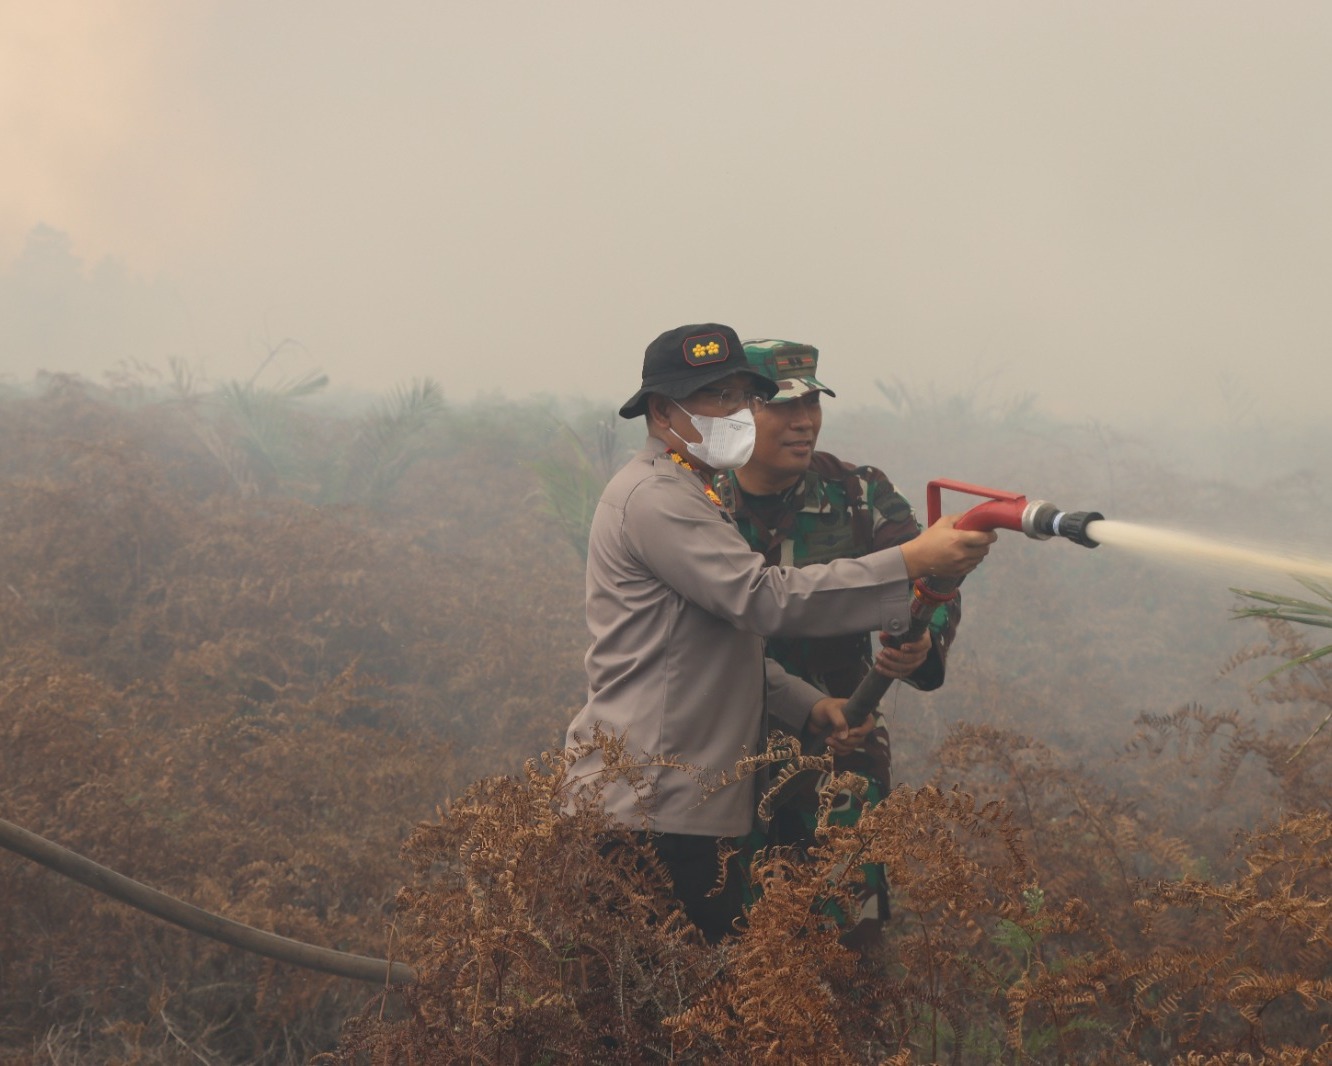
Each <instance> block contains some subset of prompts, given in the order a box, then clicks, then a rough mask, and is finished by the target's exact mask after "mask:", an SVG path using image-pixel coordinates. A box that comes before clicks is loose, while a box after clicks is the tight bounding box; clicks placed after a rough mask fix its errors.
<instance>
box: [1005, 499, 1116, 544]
mask: <svg viewBox="0 0 1332 1066" xmlns="http://www.w3.org/2000/svg"><path fill="white" fill-rule="evenodd" d="M1104 519H1105V515H1103V514H1101V512H1100V511H1061V510H1059V508H1057V507H1056V506H1055V505H1054V504H1052V503H1046V502H1045V501H1044V500H1032V501H1031V503H1029V504H1027V507H1026V510H1024V511H1023V512H1022V532H1023V533H1025V534H1027V536H1029V537H1031V538H1033V539H1034V540H1049V539H1050V538H1051V537H1066V538H1067V539H1068V540H1071V541H1072V542H1073V543H1074V544H1081V545H1082V546H1083V547H1084V548H1095V547H1096V541H1094V540H1092V539H1091V538H1090V537H1089V536H1087V526H1088V525H1090V524H1091V523H1092V522H1101V521H1104Z"/></svg>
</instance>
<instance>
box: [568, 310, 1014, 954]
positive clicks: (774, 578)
mask: <svg viewBox="0 0 1332 1066" xmlns="http://www.w3.org/2000/svg"><path fill="white" fill-rule="evenodd" d="M775 389H776V386H775V384H774V383H773V382H772V381H770V380H769V379H767V378H764V377H762V376H760V375H757V374H755V373H753V372H752V371H751V369H750V367H749V364H748V362H747V361H746V359H745V354H744V349H743V348H742V346H741V344H740V340H739V337H738V336H737V335H736V332H735V331H734V330H733V329H731V328H730V327H729V326H723V325H718V324H716V323H705V324H701V325H689V326H681V327H678V328H676V329H673V330H668V331H667V332H665V333H663V334H662V335H661V336H659V337H658V338H657V339H656V340H655V341H653V342H652V343H651V344H650V345H648V348H647V351H646V352H645V354H644V359H643V384H642V387H641V388H640V389H639V390H638V392H636V393H635V394H634V395H633V396H632V397H631V398H630V399H629V400H628V401H627V402H626V403H625V404H624V406H623V407H621V408H620V415H621V417H624V418H635V417H637V416H639V415H645V416H646V419H647V432H648V440H647V443H646V445H645V447H644V448H643V449H642V450H641V451H639V452H638V454H637V455H635V456H634V458H633V459H631V460H630V461H629V462H628V463H627V464H626V465H625V466H624V468H623V469H621V470H620V471H619V472H618V473H617V474H616V475H615V476H614V477H613V478H612V479H611V480H610V482H609V484H607V486H606V489H605V491H604V492H603V493H602V496H601V501H600V503H599V504H598V505H597V510H596V514H595V516H594V517H593V520H592V528H591V532H590V534H589V540H588V556H587V624H588V629H589V630H590V631H591V634H592V646H591V647H590V648H589V649H588V653H587V657H586V666H587V677H588V699H587V704H586V705H585V706H584V707H583V709H582V710H581V711H580V712H579V713H578V714H577V715H576V716H575V717H574V719H573V721H572V722H571V723H570V725H569V730H568V735H567V742H568V745H569V746H571V747H572V746H575V745H577V744H579V743H582V742H585V741H588V740H590V739H591V738H592V732H593V729H594V727H596V726H598V725H600V726H601V727H602V728H603V729H604V730H605V731H607V732H609V733H613V734H615V735H618V736H623V737H624V738H625V741H626V745H627V747H628V750H629V751H630V752H637V753H646V754H649V755H660V756H668V757H671V758H673V759H676V760H679V761H681V762H683V763H687V764H689V765H691V766H695V767H699V768H702V769H703V770H704V771H709V772H711V773H713V774H715V773H717V772H721V771H730V770H731V769H732V768H733V767H734V766H735V764H736V762H737V760H739V759H742V758H744V757H745V756H746V755H753V754H755V753H756V752H758V751H759V750H761V749H762V747H763V744H764V739H765V735H766V729H767V719H768V718H769V717H771V718H773V719H775V720H777V721H779V722H780V723H781V725H782V726H783V727H784V728H785V729H786V730H787V731H788V732H790V733H792V734H794V735H800V733H801V731H802V729H805V728H806V727H808V728H809V729H810V730H812V731H813V732H814V733H816V734H818V735H822V736H824V737H826V738H827V739H828V745H829V748H830V749H831V750H832V751H834V752H843V753H845V752H847V751H850V750H852V749H853V748H854V747H855V745H856V744H857V743H859V742H860V741H862V740H863V739H864V737H863V734H864V733H865V732H867V731H868V728H869V726H870V725H871V724H872V723H867V724H866V725H864V726H862V727H860V729H857V730H848V728H847V724H846V719H845V718H844V717H843V716H842V710H841V708H842V704H843V703H844V702H845V700H841V699H835V698H833V697H830V696H827V695H825V694H824V693H823V692H821V691H819V690H818V689H816V688H814V687H813V686H812V685H809V684H807V683H805V682H803V681H801V680H800V679H799V678H796V677H793V676H791V675H790V674H787V673H786V672H785V671H784V670H782V669H781V668H780V667H778V666H776V664H772V663H767V664H766V668H765V660H764V656H763V639H764V637H767V636H811V637H817V636H835V635H837V634H841V633H846V632H849V631H853V630H864V631H868V630H882V631H884V632H887V633H901V632H905V630H906V628H907V626H908V624H909V621H910V603H911V582H912V581H913V580H914V579H915V578H917V577H920V576H922V575H925V574H935V575H938V576H942V577H962V576H964V575H965V574H968V573H970V572H971V571H972V570H973V569H975V568H976V567H977V566H978V565H979V564H980V562H981V560H982V559H983V558H984V557H985V554H986V552H988V551H989V547H990V544H991V542H993V541H994V540H995V534H994V533H992V532H978V531H959V530H956V529H954V528H953V523H954V521H955V516H945V517H944V518H943V519H941V520H940V521H939V522H937V523H936V524H935V525H934V526H932V527H930V529H928V530H926V531H925V532H923V533H922V534H921V535H920V536H919V537H917V538H916V539H914V540H912V541H910V542H909V543H907V544H903V545H900V546H898V547H894V548H889V549H886V550H883V551H878V552H871V553H869V554H867V555H864V556H861V557H860V558H857V559H839V560H835V561H834V562H831V563H827V564H815V565H810V566H805V567H801V568H799V569H796V568H792V567H782V566H773V567H768V566H766V565H765V563H764V560H763V558H762V557H761V556H760V555H758V554H757V553H755V552H754V551H753V550H751V549H750V547H749V545H748V544H747V543H746V542H745V539H744V538H743V537H742V536H741V535H740V533H739V532H738V531H737V530H736V528H735V526H734V525H733V524H732V522H731V519H730V516H729V515H728V514H727V513H726V511H725V510H724V509H723V507H722V506H721V500H720V499H719V498H718V497H717V495H716V493H715V492H714V491H713V489H712V486H711V484H710V479H711V478H712V476H713V475H714V474H715V473H717V472H718V471H720V470H725V469H733V468H735V467H738V466H742V465H743V464H744V463H745V462H746V460H748V458H749V455H750V453H751V452H752V450H753V442H754V419H753V406H754V405H755V404H757V403H761V402H763V401H764V400H765V399H767V398H769V397H771V396H772V395H773V393H774V391H775ZM601 765H602V760H601V754H600V752H599V751H593V752H592V753H591V754H588V755H585V756H584V757H583V758H582V759H580V760H579V762H578V763H577V764H576V765H575V767H574V768H573V771H572V773H573V776H575V777H576V778H582V777H584V776H585V775H592V776H593V777H596V776H597V771H598V770H599V769H600V767H601ZM647 784H648V786H649V788H650V793H649V794H648V795H647V796H646V798H644V797H643V796H642V795H641V794H640V792H638V791H636V790H635V789H634V787H633V786H632V785H630V784H629V783H628V782H625V781H623V780H612V781H610V782H608V783H602V784H601V786H600V787H603V789H604V790H603V792H602V801H603V803H604V804H605V807H606V810H607V812H608V813H609V814H610V815H611V816H612V818H614V819H615V820H616V821H617V822H619V823H621V824H622V825H624V826H625V827H626V828H628V829H630V830H635V831H640V832H642V833H643V834H645V836H646V838H647V839H650V840H651V841H652V843H653V844H654V846H655V847H656V850H657V853H658V856H659V857H660V858H661V859H662V861H663V863H664V864H665V866H666V868H667V869H668V871H669V872H670V874H671V876H672V879H673V881H674V887H675V894H676V897H677V899H679V901H680V903H681V905H682V906H683V907H684V910H685V913H686V914H687V915H688V916H689V917H690V919H691V920H692V921H693V922H694V923H695V924H696V925H697V926H698V927H699V928H700V929H701V930H702V932H703V934H704V935H705V936H706V937H707V938H708V939H709V940H713V941H715V940H718V939H720V938H721V937H722V936H725V935H726V934H727V933H729V932H732V931H734V922H735V920H736V919H737V918H739V917H740V916H741V906H740V898H741V892H740V889H741V886H740V885H739V883H738V878H737V877H730V878H728V883H727V885H726V888H725V890H724V891H723V892H721V893H719V894H717V895H714V896H711V897H709V896H708V892H709V891H710V890H711V889H712V888H713V887H714V883H715V880H716V873H717V855H718V851H717V846H718V843H719V842H720V841H721V840H722V839H724V838H731V837H736V836H740V835H742V834H745V833H748V832H749V831H750V829H751V828H753V825H754V817H755V808H756V805H757V797H756V795H755V781H754V778H753V777H746V778H744V779H742V780H739V781H735V782H733V783H731V784H729V785H727V786H726V787H724V788H721V789H716V790H714V791H705V787H704V784H703V783H701V782H700V781H699V780H697V778H696V775H693V774H690V773H687V772H684V771H681V770H676V769H673V768H671V767H651V768H649V769H648V771H647Z"/></svg>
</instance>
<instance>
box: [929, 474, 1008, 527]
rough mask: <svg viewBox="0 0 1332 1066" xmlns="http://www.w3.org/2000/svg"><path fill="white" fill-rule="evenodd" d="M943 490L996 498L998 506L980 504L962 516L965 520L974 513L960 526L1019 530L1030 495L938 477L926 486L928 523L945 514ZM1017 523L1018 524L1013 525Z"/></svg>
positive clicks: (994, 499)
mask: <svg viewBox="0 0 1332 1066" xmlns="http://www.w3.org/2000/svg"><path fill="white" fill-rule="evenodd" d="M943 489H949V490H951V491H953V492H965V493H967V494H968V495H969V496H984V497H986V498H987V499H990V500H993V501H995V502H996V503H997V504H998V505H999V506H994V505H991V504H984V503H983V504H980V505H979V506H977V507H973V508H972V509H971V511H968V512H967V514H966V515H964V516H963V519H964V520H965V519H966V518H968V517H971V516H973V515H974V519H973V520H972V521H970V522H966V521H964V520H960V521H959V522H958V529H998V528H1002V529H1017V530H1020V529H1021V528H1022V511H1023V509H1024V508H1025V507H1026V506H1027V497H1025V496H1023V495H1022V494H1021V493H1017V492H1005V491H1004V490H1003V489H987V488H986V487H985V486H984V485H968V484H967V483H966V482H965V481H951V480H949V479H948V478H937V479H935V480H934V481H931V482H930V483H929V484H928V485H927V486H926V487H925V509H926V518H927V519H928V524H929V525H934V523H935V522H937V521H939V516H940V515H941V514H943V505H942V502H941V499H940V496H941V494H942V490H943ZM1014 523H1016V524H1014Z"/></svg>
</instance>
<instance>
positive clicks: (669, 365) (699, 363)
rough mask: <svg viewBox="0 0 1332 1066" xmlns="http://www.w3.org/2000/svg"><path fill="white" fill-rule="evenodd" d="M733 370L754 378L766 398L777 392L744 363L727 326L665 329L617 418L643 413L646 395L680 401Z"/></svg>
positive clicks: (737, 339)
mask: <svg viewBox="0 0 1332 1066" xmlns="http://www.w3.org/2000/svg"><path fill="white" fill-rule="evenodd" d="M736 371H744V372H745V373H746V374H752V375H754V387H755V388H756V389H757V390H758V391H759V392H761V393H763V394H764V395H765V396H767V397H768V398H771V397H772V395H773V393H775V392H776V391H777V386H776V385H774V384H773V383H772V379H771V378H769V377H768V376H767V375H766V374H764V373H763V372H762V371H761V370H760V371H756V370H755V369H754V368H753V367H751V366H750V365H749V363H747V362H746V361H745V350H744V347H743V346H742V345H741V343H740V337H739V336H738V335H737V334H736V332H735V330H733V329H732V328H731V327H730V326H722V325H718V324H717V323H716V322H705V323H702V324H701V325H695V326H677V327H676V328H675V329H668V330H667V331H666V332H665V333H663V334H662V335H661V336H660V337H658V338H657V339H656V340H654V341H653V342H652V343H651V344H649V345H648V346H647V350H646V351H645V352H644V353H643V387H642V388H640V389H639V390H638V391H637V392H636V393H634V394H633V395H632V396H631V397H629V399H628V400H626V401H625V403H624V405H623V406H622V407H621V408H620V417H621V418H636V417H637V416H639V415H641V414H643V413H644V412H645V411H646V410H647V398H648V394H649V393H653V392H659V393H661V394H662V395H663V396H669V397H670V398H671V399H673V400H683V399H684V398H685V397H686V396H689V395H691V394H693V393H694V392H697V391H698V390H699V389H701V388H703V386H705V385H710V384H712V382H714V381H720V380H721V379H722V378H726V377H730V376H731V375H732V374H734V373H735V372H736Z"/></svg>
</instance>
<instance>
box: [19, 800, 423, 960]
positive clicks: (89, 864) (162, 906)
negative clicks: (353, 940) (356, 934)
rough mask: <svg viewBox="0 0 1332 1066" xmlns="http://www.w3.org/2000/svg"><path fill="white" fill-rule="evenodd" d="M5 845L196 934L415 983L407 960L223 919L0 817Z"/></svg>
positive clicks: (278, 956) (280, 957)
mask: <svg viewBox="0 0 1332 1066" xmlns="http://www.w3.org/2000/svg"><path fill="white" fill-rule="evenodd" d="M0 847H5V848H8V849H9V850H10V851H13V852H16V853H17V854H19V855H22V856H24V857H25V858H28V859H31V860H32V861H33V862H36V863H40V864H41V865H42V866H45V867H47V868H49V869H52V870H55V871H56V872H57V873H62V874H64V875H65V876H66V877H69V878H72V879H73V880H75V881H78V882H79V883H80V884H84V885H87V886H88V887H89V888H93V889H96V890H97V891H98V892H101V893H102V894H103V895H107V896H110V897H111V898H112V899H118V900H120V901H121V902H122V903H128V904H129V905H130V906H132V907H137V908H138V909H139V910H141V911H146V912H147V913H148V914H151V915H153V916H154V917H157V918H161V919H163V920H164V921H168V922H171V923H172V924H174V925H179V926H180V927H182V928H183V929H188V930H190V932H193V933H200V934H202V935H203V936H206V937H211V938H212V939H213V940H220V941H222V943H224V944H230V945H231V946H232V947H236V948H240V949H242V950H243V951H249V952H253V953H254V954H256V955H263V956H265V957H267V958H270V959H277V960H278V961H279V962H286V963H290V964H292V965H293V966H300V967H303V968H304V969H307V970H319V971H320V972H322V973H331V974H336V975H337V976H338V977H350V978H353V979H354V980H357V981H369V982H371V983H372V984H380V985H383V984H390V985H405V984H411V983H412V982H413V981H414V980H415V979H416V975H415V974H414V972H413V971H412V968H411V967H410V966H408V965H407V964H406V963H403V962H391V961H389V960H388V959H375V958H371V957H369V956H367V955H353V954H350V953H349V952H346V951H335V950H334V949H332V948H321V947H317V946H315V945H314V944H304V943H302V942H301V941H299V940H292V939H290V938H289V937H285V936H278V935H277V934H276V933H266V932H264V931H263V930H262V929H255V928H254V927H253V926H249V925H245V924H243V923H242V922H237V921H233V920H232V919H230V918H223V917H221V916H220V915H217V914H210V913H209V912H208V911H206V910H203V909H201V908H199V907H196V906H194V905H193V904H191V903H185V902H184V901H182V900H178V899H176V898H174V897H173V896H168V895H167V894H166V893H165V892H159V891H158V890H157V889H155V888H149V887H148V886H147V885H144V884H140V883H139V882H138V881H134V880H132V879H130V878H128V877H126V876H125V875H124V874H118V873H116V872H115V871H114V870H109V869H107V868H106V867H105V866H102V865H100V864H99V863H95V862H93V861H92V860H91V859H87V858H84V857H83V856H82V855H77V854H75V853H74V852H72V851H70V850H68V849H67V848H62V847H61V846H60V845H59V844H53V843H52V842H51V841H49V840H47V839H46V838H44V837H39V836H38V835H37V834H36V833H30V832H28V831H27V830H26V829H23V828H21V827H19V826H17V825H15V824H14V823H13V822H7V821H5V820H4V819H3V818H0Z"/></svg>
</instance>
